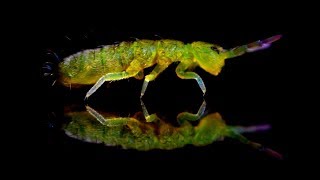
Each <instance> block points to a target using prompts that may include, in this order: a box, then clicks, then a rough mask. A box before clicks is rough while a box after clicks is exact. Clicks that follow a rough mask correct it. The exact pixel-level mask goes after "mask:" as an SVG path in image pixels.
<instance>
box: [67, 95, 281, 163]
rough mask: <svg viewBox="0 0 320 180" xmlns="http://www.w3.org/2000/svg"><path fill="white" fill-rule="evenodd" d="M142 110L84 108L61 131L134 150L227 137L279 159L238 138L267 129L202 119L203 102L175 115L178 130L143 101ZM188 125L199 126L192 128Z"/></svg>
mask: <svg viewBox="0 0 320 180" xmlns="http://www.w3.org/2000/svg"><path fill="white" fill-rule="evenodd" d="M141 106H142V112H143V113H141V112H139V113H136V114H135V115H134V116H132V117H118V116H113V115H110V114H108V113H106V112H102V113H101V114H100V113H99V112H97V111H96V110H94V109H93V108H91V107H89V106H86V110H87V111H82V112H71V113H68V114H67V115H68V116H69V117H71V119H72V121H71V123H69V124H67V125H66V126H65V127H64V130H65V132H66V134H67V135H69V136H71V137H74V138H78V139H83V140H86V141H89V142H99V143H100V142H102V143H104V144H106V145H114V146H115V145H120V146H122V147H123V148H126V149H127V148H130V149H131V148H133V149H137V150H150V149H175V148H180V147H183V146H185V145H187V144H193V145H195V146H204V145H208V144H211V143H212V142H214V141H218V140H221V139H223V138H225V137H229V138H233V139H236V140H238V141H240V142H241V143H244V144H247V145H249V146H250V147H253V148H254V149H257V150H259V151H262V152H265V153H267V154H268V155H271V156H272V157H275V158H279V159H281V158H282V156H281V155H280V154H279V153H277V152H275V151H273V150H271V149H269V148H265V147H263V146H262V145H261V144H258V143H255V142H252V141H250V140H248V139H247V138H245V137H244V136H243V135H241V134H242V133H253V132H258V131H265V130H268V129H270V125H267V124H265V125H257V126H249V127H243V126H228V125H226V123H225V121H224V120H223V119H222V117H221V115H220V114H219V113H212V114H208V115H204V114H205V113H204V112H205V108H206V102H205V101H203V103H202V105H201V106H200V108H199V110H198V112H197V113H195V114H193V113H189V112H182V113H180V114H178V116H177V121H178V124H179V126H173V125H172V124H170V123H168V122H166V120H163V119H161V118H159V117H158V116H157V115H156V114H151V115H150V114H149V113H148V111H147V108H146V106H145V105H144V104H143V102H142V101H141ZM191 121H193V122H197V121H198V123H196V124H197V125H193V124H194V123H191Z"/></svg>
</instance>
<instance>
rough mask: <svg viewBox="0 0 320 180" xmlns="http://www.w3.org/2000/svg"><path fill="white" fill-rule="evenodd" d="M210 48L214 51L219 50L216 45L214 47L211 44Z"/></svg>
mask: <svg viewBox="0 0 320 180" xmlns="http://www.w3.org/2000/svg"><path fill="white" fill-rule="evenodd" d="M210 48H211V49H212V50H214V51H216V52H219V49H218V48H217V47H215V46H211V47H210Z"/></svg>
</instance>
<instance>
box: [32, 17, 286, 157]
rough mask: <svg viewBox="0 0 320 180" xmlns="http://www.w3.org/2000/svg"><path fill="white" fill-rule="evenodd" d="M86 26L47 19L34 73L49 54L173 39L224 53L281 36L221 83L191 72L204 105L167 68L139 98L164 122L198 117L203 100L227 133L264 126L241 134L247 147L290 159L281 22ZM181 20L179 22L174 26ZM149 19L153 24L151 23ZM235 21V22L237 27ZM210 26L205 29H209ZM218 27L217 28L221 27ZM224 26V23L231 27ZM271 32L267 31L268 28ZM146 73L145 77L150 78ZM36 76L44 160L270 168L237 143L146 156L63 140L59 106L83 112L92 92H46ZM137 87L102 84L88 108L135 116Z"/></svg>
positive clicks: (77, 20) (238, 61) (192, 86)
mask: <svg viewBox="0 0 320 180" xmlns="http://www.w3.org/2000/svg"><path fill="white" fill-rule="evenodd" d="M111 16H112V13H109V14H107V15H106V18H101V17H100V18H99V19H98V20H97V19H92V20H90V19H88V18H83V17H82V16H80V17H77V16H75V17H72V18H65V19H63V20H61V18H57V19H56V17H54V18H50V19H48V20H47V21H46V23H44V26H43V31H42V32H41V34H40V39H41V42H42V43H40V52H39V55H40V61H39V63H38V66H39V69H41V68H40V67H41V65H42V64H43V63H44V62H46V61H55V60H54V58H53V57H52V56H50V55H46V53H47V52H48V51H53V52H55V53H56V54H57V55H58V56H59V57H60V58H61V59H62V58H63V57H65V56H67V55H70V54H73V53H75V52H78V51H81V50H84V49H90V48H95V47H97V46H99V45H107V44H113V43H115V42H121V41H132V40H133V39H135V38H138V39H154V40H156V39H159V38H164V39H176V40H180V41H183V42H185V43H189V42H192V41H206V42H211V43H215V44H219V45H221V46H223V47H224V48H226V49H228V48H232V47H235V46H238V45H242V44H246V43H250V42H253V41H256V40H262V39H264V38H268V37H270V36H273V35H277V34H282V35H283V37H282V39H281V40H279V41H277V42H275V43H274V44H273V45H272V46H271V47H270V48H268V49H266V50H263V51H259V52H254V53H250V54H245V55H243V56H241V57H237V58H234V59H229V60H227V61H226V65H225V67H224V69H223V70H222V72H221V74H219V76H216V77H215V76H212V75H210V74H208V73H207V72H205V71H204V70H202V69H200V68H198V69H196V70H195V71H196V72H197V73H198V74H199V75H200V76H201V77H202V78H203V80H204V82H205V85H206V87H207V94H206V95H205V96H204V97H203V96H202V92H201V90H200V88H199V87H198V86H197V84H196V82H195V81H193V80H181V79H179V78H178V77H176V75H175V72H174V70H175V67H176V65H174V64H172V65H171V66H170V67H169V68H168V69H167V70H165V71H164V72H163V73H162V74H161V75H160V76H159V77H158V78H157V79H156V80H155V81H154V82H151V83H150V84H149V87H148V90H147V92H146V94H145V96H144V98H143V100H144V103H145V104H146V106H147V108H148V110H149V112H150V113H155V112H156V113H157V114H158V115H161V116H163V117H166V118H167V119H171V120H172V119H173V120H174V119H175V116H176V115H177V114H178V113H179V112H182V111H186V110H187V111H191V112H196V111H197V110H198V108H199V106H200V105H201V103H202V101H203V99H205V100H206V102H207V112H208V113H211V112H219V113H220V114H221V115H222V117H223V118H224V119H225V120H226V122H227V124H230V125H236V124H237V125H254V124H261V123H269V124H270V125H271V126H272V129H271V130H270V131H267V132H259V133H254V134H245V136H246V137H248V138H249V139H250V140H252V141H255V142H259V143H261V144H263V145H265V146H267V147H270V148H272V149H274V150H276V151H278V152H280V153H281V154H283V155H284V158H285V159H287V158H289V157H288V156H289V149H288V137H287V134H288V131H289V127H288V125H289V121H290V119H288V118H285V117H286V116H285V110H284V106H285V103H286V101H287V99H288V95H287V91H288V84H289V83H290V79H289V78H290V76H288V73H287V68H288V66H287V65H288V64H290V62H289V61H290V59H288V58H287V57H288V52H289V41H290V34H289V31H288V28H287V27H286V26H285V23H286V21H285V19H284V18H283V17H275V18H273V17H268V18H262V19H260V21H258V22H248V21H244V20H243V19H242V20H241V19H240V20H239V19H238V18H239V17H234V18H233V19H232V18H222V19H220V18H218V17H215V18H212V19H210V18H208V17H207V18H206V19H200V18H199V16H197V18H189V17H190V16H188V18H187V20H186V19H184V18H182V17H183V15H180V16H181V17H180V16H178V17H177V16H173V18H168V17H163V18H156V19H154V20H153V21H151V22H150V21H149V20H147V19H144V18H139V17H137V16H134V15H132V17H131V16H126V18H124V19H123V18H119V17H117V18H114V17H113V18H112V17H111ZM180 18H182V19H180ZM151 19H152V17H151ZM237 19H238V20H237ZM209 20H210V21H209ZM220 22H221V23H220ZM229 22H230V23H229ZM272 24H273V25H272ZM150 70H151V69H147V72H150ZM39 74H40V79H41V81H40V89H41V94H40V97H41V98H40V99H41V107H42V108H41V112H42V113H41V114H42V115H43V116H42V119H41V124H42V125H43V126H42V127H43V129H44V137H47V138H46V139H45V140H44V144H46V146H47V153H46V154H45V156H46V157H45V158H47V159H49V160H59V161H69V160H79V159H80V160H89V159H90V160H92V159H93V160H101V161H106V160H108V161H109V160H115V161H118V160H163V161H170V160H186V161H188V160H206V161H212V160H234V159H236V160H248V159H249V160H273V158H272V157H269V156H267V155H265V154H263V153H262V152H259V151H255V150H253V149H251V148H250V147H247V146H245V145H243V144H240V143H238V142H237V141H234V140H230V139H226V140H225V141H222V142H214V143H213V144H212V145H208V146H205V147H194V146H191V145H190V146H186V147H185V148H182V149H176V150H172V151H162V150H152V151H148V152H139V151H135V150H123V149H121V148H118V147H106V146H103V145H99V144H90V143H84V142H81V141H79V140H74V139H72V138H69V137H67V136H66V135H64V134H63V131H61V130H60V129H59V127H60V125H61V123H62V120H63V118H62V117H63V111H64V107H65V106H69V105H72V104H73V105H74V104H76V105H77V106H78V107H79V108H80V109H83V107H84V102H83V97H84V95H85V93H86V91H87V90H88V89H89V88H90V86H87V87H83V88H81V89H71V90H70V89H69V88H66V87H62V86H60V85H59V84H55V85H54V86H53V87H52V86H51V83H52V79H48V78H43V77H41V72H40V73H39ZM142 82H143V81H139V80H136V79H133V78H130V79H128V80H123V81H117V82H113V83H111V84H109V83H105V84H104V85H103V86H102V87H101V88H100V89H99V90H98V91H97V92H96V93H95V94H94V95H93V96H92V97H90V100H89V102H88V104H89V105H90V106H92V107H94V108H96V109H97V110H101V111H107V112H115V113H118V114H120V115H123V116H128V115H129V114H131V115H132V114H134V113H135V112H137V111H140V110H141V107H140V101H139V95H140V90H141V86H142Z"/></svg>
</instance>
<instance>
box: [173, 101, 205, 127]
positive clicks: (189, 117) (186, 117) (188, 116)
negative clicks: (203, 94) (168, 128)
mask: <svg viewBox="0 0 320 180" xmlns="http://www.w3.org/2000/svg"><path fill="white" fill-rule="evenodd" d="M206 105H207V103H206V101H205V100H203V102H202V104H201V106H200V108H199V110H198V112H197V113H196V114H192V113H189V112H182V113H180V114H178V116H177V120H178V122H179V124H182V123H183V122H185V121H197V120H199V119H200V118H201V117H202V116H203V114H204V111H205V110H206Z"/></svg>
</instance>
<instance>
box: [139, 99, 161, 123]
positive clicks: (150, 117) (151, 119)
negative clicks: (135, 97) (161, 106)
mask: <svg viewBox="0 0 320 180" xmlns="http://www.w3.org/2000/svg"><path fill="white" fill-rule="evenodd" d="M140 103H141V107H142V112H143V115H144V117H145V119H146V121H147V122H154V121H156V120H159V117H158V116H157V115H156V114H155V113H154V114H151V115H149V113H148V110H147V108H146V106H145V105H144V103H143V101H142V99H140Z"/></svg>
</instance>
